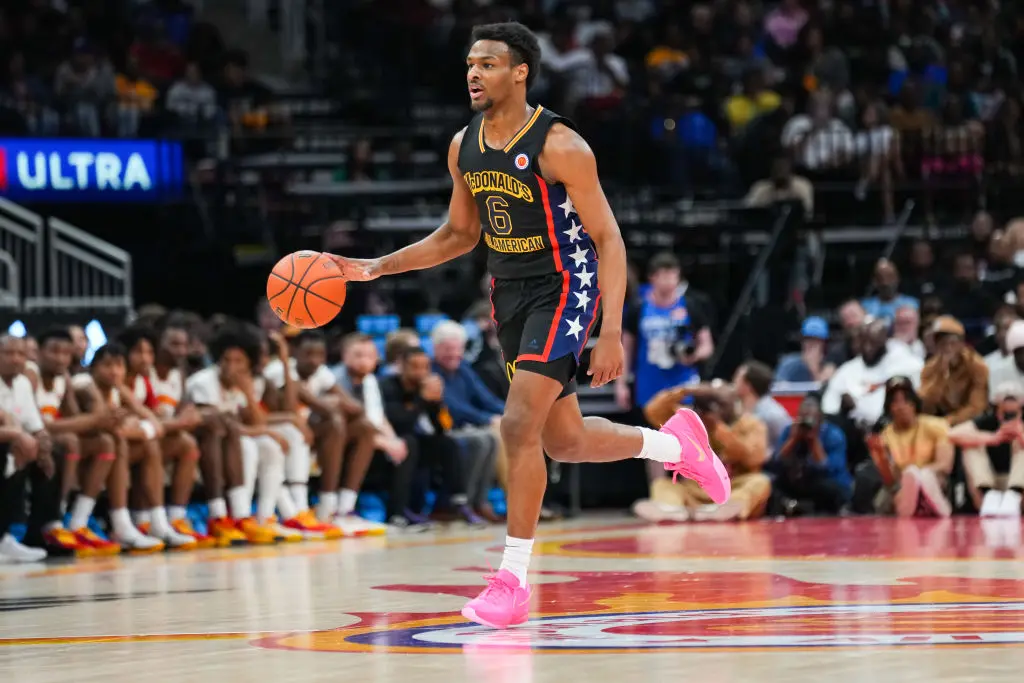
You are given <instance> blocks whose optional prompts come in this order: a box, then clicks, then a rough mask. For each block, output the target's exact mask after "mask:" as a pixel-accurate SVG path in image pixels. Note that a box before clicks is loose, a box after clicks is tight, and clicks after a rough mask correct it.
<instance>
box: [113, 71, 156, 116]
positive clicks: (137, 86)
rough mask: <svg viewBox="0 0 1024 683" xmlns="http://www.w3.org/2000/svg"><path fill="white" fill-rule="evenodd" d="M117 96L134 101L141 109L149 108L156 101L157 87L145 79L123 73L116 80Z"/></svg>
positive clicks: (123, 99)
mask: <svg viewBox="0 0 1024 683" xmlns="http://www.w3.org/2000/svg"><path fill="white" fill-rule="evenodd" d="M114 84H115V86H116V87H117V97H118V99H119V100H121V101H122V102H134V103H136V104H138V105H139V108H140V109H143V110H149V109H150V108H151V107H152V106H153V102H155V101H156V97H157V94H158V93H157V89H156V88H154V87H153V86H152V85H151V84H150V83H148V82H146V81H144V80H143V79H141V78H140V79H138V80H132V79H130V78H128V77H126V76H123V75H121V74H118V75H117V78H116V79H115V81H114Z"/></svg>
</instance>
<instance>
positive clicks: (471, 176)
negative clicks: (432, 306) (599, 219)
mask: <svg viewBox="0 0 1024 683" xmlns="http://www.w3.org/2000/svg"><path fill="white" fill-rule="evenodd" d="M556 122H560V123H563V124H565V125H567V126H569V127H570V128H573V129H574V130H575V126H574V125H573V124H572V123H571V122H570V121H569V120H568V119H565V118H563V117H561V116H559V115H558V114H555V113H554V112H552V111H549V110H547V109H545V108H544V107H537V109H536V110H535V111H534V113H533V116H532V117H530V120H529V121H527V122H526V125H525V126H523V128H522V130H520V131H519V132H518V133H516V135H515V137H513V138H512V140H511V141H510V142H509V143H508V144H507V145H506V146H505V148H504V149H491V148H489V147H488V146H487V144H486V143H485V142H484V118H483V115H482V114H479V115H477V116H476V117H475V118H474V119H473V120H472V121H471V122H470V124H469V125H468V126H467V127H466V132H465V135H464V137H463V138H462V145H461V146H460V148H459V171H460V172H461V173H462V177H463V178H465V180H466V184H467V185H469V189H470V191H471V192H472V193H473V198H474V199H475V200H476V204H477V207H478V208H479V210H480V223H481V226H482V228H483V233H484V242H485V243H486V244H487V247H488V259H487V266H488V269H489V270H490V272H491V275H492V276H493V277H495V278H497V279H500V280H512V279H519V278H526V277H539V276H544V275H550V274H552V273H563V272H564V273H569V272H572V273H574V274H578V277H581V278H584V279H586V280H588V281H589V278H590V277H594V279H595V281H596V275H597V273H596V270H597V252H596V251H595V250H594V244H593V242H592V241H591V239H590V236H589V235H587V231H586V230H585V229H584V228H583V226H582V225H581V224H580V219H579V216H578V215H577V214H576V210H575V209H574V208H573V205H572V201H571V200H570V199H569V195H568V194H567V193H566V191H565V186H564V185H562V184H561V183H554V184H552V183H548V182H546V181H545V180H544V178H543V177H541V175H540V169H539V168H538V166H537V157H538V156H539V155H540V153H541V150H542V149H543V148H544V141H545V140H546V139H547V136H548V130H550V128H551V126H552V124H554V123H556ZM567 279H568V278H567Z"/></svg>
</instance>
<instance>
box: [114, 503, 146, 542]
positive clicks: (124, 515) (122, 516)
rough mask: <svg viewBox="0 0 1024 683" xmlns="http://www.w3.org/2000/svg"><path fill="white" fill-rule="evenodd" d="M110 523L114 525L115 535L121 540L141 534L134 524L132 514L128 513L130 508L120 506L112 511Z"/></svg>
mask: <svg viewBox="0 0 1024 683" xmlns="http://www.w3.org/2000/svg"><path fill="white" fill-rule="evenodd" d="M110 525H111V526H112V527H114V535H115V536H117V537H118V538H120V539H121V540H125V541H127V540H131V539H134V538H136V537H137V536H140V535H141V533H140V532H139V530H138V529H136V528H135V525H134V524H132V516H131V515H130V514H128V508H120V509H117V510H111V511H110Z"/></svg>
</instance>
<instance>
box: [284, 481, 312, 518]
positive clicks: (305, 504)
mask: <svg viewBox="0 0 1024 683" xmlns="http://www.w3.org/2000/svg"><path fill="white" fill-rule="evenodd" d="M288 488H289V490H291V492H292V500H293V501H295V507H297V508H298V509H299V512H302V511H303V510H308V509H309V484H306V483H302V484H289V485H288Z"/></svg>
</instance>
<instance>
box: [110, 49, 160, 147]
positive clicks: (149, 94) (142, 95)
mask: <svg viewBox="0 0 1024 683" xmlns="http://www.w3.org/2000/svg"><path fill="white" fill-rule="evenodd" d="M114 88H115V91H116V94H117V102H116V106H115V108H114V121H113V126H112V127H113V129H114V130H115V131H117V136H118V137H120V138H133V137H135V136H136V135H138V132H139V125H140V122H141V121H142V119H143V118H146V117H149V116H151V115H152V114H153V105H154V104H155V102H156V98H157V96H158V95H159V94H160V93H159V92H158V91H157V89H156V88H155V87H154V86H153V84H152V83H150V82H149V81H147V80H146V79H145V78H143V77H142V76H141V75H140V73H139V66H138V63H137V62H136V61H135V59H134V58H133V57H130V58H129V59H128V61H127V63H126V64H125V69H124V73H120V74H118V75H117V77H116V78H115V79H114Z"/></svg>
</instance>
